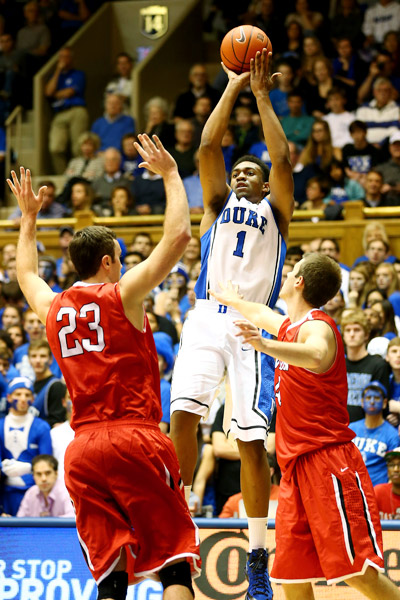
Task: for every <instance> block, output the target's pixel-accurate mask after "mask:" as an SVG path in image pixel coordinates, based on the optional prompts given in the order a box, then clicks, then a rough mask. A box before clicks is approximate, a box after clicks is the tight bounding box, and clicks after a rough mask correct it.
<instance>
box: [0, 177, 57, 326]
mask: <svg viewBox="0 0 400 600" xmlns="http://www.w3.org/2000/svg"><path fill="white" fill-rule="evenodd" d="M11 178H12V181H11V179H7V183H8V185H9V187H10V189H11V191H12V193H13V194H14V196H15V197H16V199H17V202H18V206H19V208H20V209H21V213H22V215H21V223H20V230H19V237H18V244H17V277H18V283H19V285H20V287H21V290H22V292H23V294H24V296H25V298H26V300H27V302H28V304H29V306H30V307H31V308H32V310H33V311H35V313H36V314H37V315H38V317H39V319H40V320H41V322H42V323H43V324H46V317H47V313H48V310H49V308H50V304H51V302H52V300H53V298H54V296H55V293H54V292H53V291H52V290H51V289H50V287H49V286H48V285H47V283H46V282H45V281H44V280H43V279H42V278H41V277H39V275H38V254H37V246H36V219H37V214H38V212H39V210H40V208H41V206H42V203H43V194H44V192H45V190H46V186H43V187H41V188H40V190H39V192H38V193H37V194H35V193H34V191H33V189H32V180H31V172H30V170H29V169H27V170H26V171H25V169H24V167H21V168H20V181H18V177H17V175H16V173H15V171H11Z"/></svg>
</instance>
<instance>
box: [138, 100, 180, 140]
mask: <svg viewBox="0 0 400 600" xmlns="http://www.w3.org/2000/svg"><path fill="white" fill-rule="evenodd" d="M168 114H169V109H168V103H167V101H166V100H164V98H160V97H159V96H155V97H154V98H150V100H148V101H147V102H146V104H145V107H144V115H145V121H146V125H145V128H144V132H145V133H147V135H148V136H149V137H152V136H153V135H157V136H158V137H159V138H160V140H161V142H162V143H163V144H164V146H165V147H169V146H172V145H173V144H174V142H175V128H174V125H173V124H172V123H169V122H168Z"/></svg>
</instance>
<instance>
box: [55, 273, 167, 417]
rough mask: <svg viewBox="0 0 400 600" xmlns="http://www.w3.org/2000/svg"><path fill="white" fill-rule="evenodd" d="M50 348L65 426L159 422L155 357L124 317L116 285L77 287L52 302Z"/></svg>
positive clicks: (149, 337) (144, 335) (149, 338)
mask: <svg viewBox="0 0 400 600" xmlns="http://www.w3.org/2000/svg"><path fill="white" fill-rule="evenodd" d="M46 331H47V338H48V341H49V344H50V348H51V350H52V352H53V354H54V356H55V358H56V360H57V363H58V364H59V366H60V369H61V371H62V373H63V375H64V378H65V381H66V384H67V387H68V390H69V393H70V395H71V400H72V405H73V410H72V419H71V427H72V428H73V429H76V428H77V427H79V426H80V425H84V424H88V423H98V422H99V421H110V420H111V421H112V420H116V419H144V420H146V421H152V422H155V423H159V421H160V420H161V399H160V376H159V369H158V360H157V352H156V348H155V344H154V339H153V334H152V332H151V329H150V325H149V322H148V320H147V317H146V316H145V318H144V330H143V331H139V330H138V329H136V328H135V327H134V326H133V325H132V324H131V323H130V321H129V320H128V319H127V317H126V316H125V312H124V309H123V306H122V301H121V295H120V289H119V284H118V283H116V284H113V283H101V284H85V283H82V282H79V283H77V284H75V285H74V286H72V287H71V288H70V289H68V290H66V291H65V292H62V293H61V294H57V295H56V297H55V298H54V300H53V302H52V304H51V306H50V310H49V313H48V315H47V321H46Z"/></svg>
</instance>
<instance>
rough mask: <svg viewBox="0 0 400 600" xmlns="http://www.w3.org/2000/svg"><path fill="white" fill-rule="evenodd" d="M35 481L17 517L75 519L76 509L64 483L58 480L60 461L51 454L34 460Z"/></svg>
mask: <svg viewBox="0 0 400 600" xmlns="http://www.w3.org/2000/svg"><path fill="white" fill-rule="evenodd" d="M32 475H33V479H34V481H35V485H33V486H32V487H31V488H29V490H28V491H27V492H26V493H25V495H24V497H23V499H22V502H21V504H20V506H19V509H18V512H17V517H74V516H75V513H74V509H73V507H72V504H71V499H70V497H69V495H68V492H67V490H66V488H65V485H64V483H63V482H62V481H61V480H60V479H58V478H57V476H58V461H57V459H56V458H54V456H51V455H50V454H38V455H37V456H35V457H34V459H33V460H32Z"/></svg>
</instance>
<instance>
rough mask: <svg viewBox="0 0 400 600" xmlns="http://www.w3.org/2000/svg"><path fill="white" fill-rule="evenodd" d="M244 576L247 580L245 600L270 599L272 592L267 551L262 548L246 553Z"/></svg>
mask: <svg viewBox="0 0 400 600" xmlns="http://www.w3.org/2000/svg"><path fill="white" fill-rule="evenodd" d="M247 557H248V558H247V563H246V569H245V573H246V577H247V580H248V582H249V589H248V590H247V594H246V600H272V598H273V596H274V592H273V591H272V587H271V582H270V580H269V574H268V552H267V551H266V550H265V549H264V548H257V550H252V552H250V554H248V555H247Z"/></svg>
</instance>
